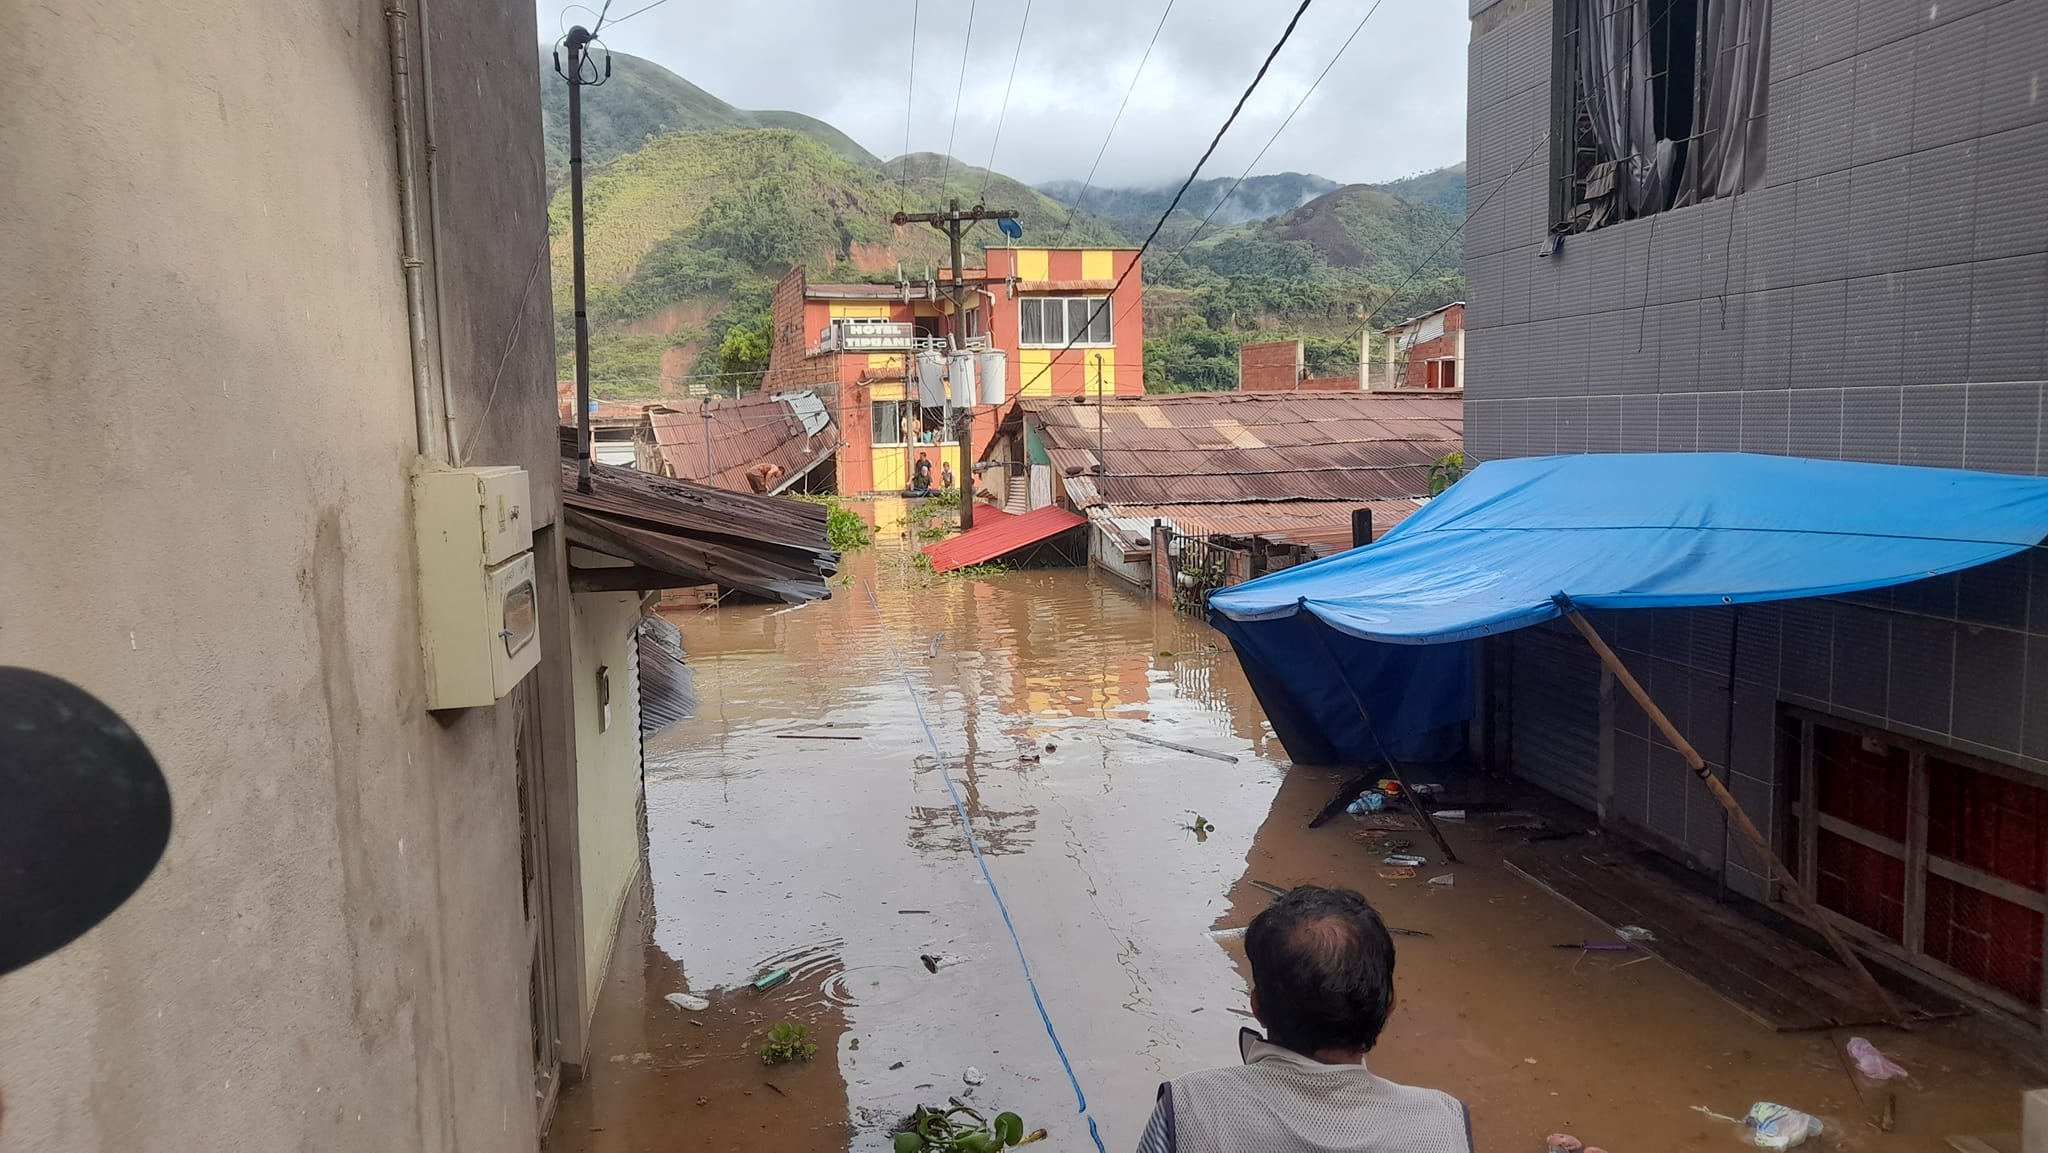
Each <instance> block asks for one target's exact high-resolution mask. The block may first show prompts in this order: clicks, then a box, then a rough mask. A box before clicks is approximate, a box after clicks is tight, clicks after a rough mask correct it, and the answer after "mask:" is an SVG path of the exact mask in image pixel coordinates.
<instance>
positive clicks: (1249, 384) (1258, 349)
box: [1237, 340, 1302, 392]
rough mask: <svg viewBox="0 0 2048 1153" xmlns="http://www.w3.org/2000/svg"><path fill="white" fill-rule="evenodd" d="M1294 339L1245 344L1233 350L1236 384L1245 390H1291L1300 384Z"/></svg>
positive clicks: (1299, 361)
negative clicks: (1235, 354) (1235, 356)
mask: <svg viewBox="0 0 2048 1153" xmlns="http://www.w3.org/2000/svg"><path fill="white" fill-rule="evenodd" d="M1301 373H1302V352H1301V342H1300V341H1298V340H1276V341H1271V342H1269V343H1266V344H1247V345H1244V346H1242V347H1240V348H1239V349H1238V351H1237V386H1238V387H1239V388H1241V389H1243V390H1244V391H1246V392H1292V391H1294V389H1295V388H1296V387H1298V386H1299V385H1300V384H1301Z"/></svg>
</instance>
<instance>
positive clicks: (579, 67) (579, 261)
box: [555, 24, 708, 492]
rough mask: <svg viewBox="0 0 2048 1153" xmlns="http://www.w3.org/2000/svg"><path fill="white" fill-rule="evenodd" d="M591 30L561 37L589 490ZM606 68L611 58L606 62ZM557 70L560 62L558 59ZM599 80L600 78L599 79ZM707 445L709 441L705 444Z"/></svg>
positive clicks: (580, 450) (579, 414)
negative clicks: (586, 222)
mask: <svg viewBox="0 0 2048 1153" xmlns="http://www.w3.org/2000/svg"><path fill="white" fill-rule="evenodd" d="M590 41H591V35H590V32H589V31H588V30H587V29H585V28H584V27H583V25H581V24H578V25H576V26H575V27H574V28H571V29H569V34H568V35H567V36H565V37H563V42H564V44H565V45H566V46H567V47H568V49H569V71H568V72H566V73H563V79H565V80H567V81H568V82H569V247H570V251H571V253H572V260H573V262H574V263H573V267H574V272H572V273H571V279H572V280H573V281H574V283H575V286H576V491H577V492H589V491H590V314H589V313H588V312H587V311H586V310H585V308H584V289H585V285H584V279H583V61H584V59H585V57H584V49H586V48H588V47H589V46H590ZM605 67H606V69H607V70H609V69H610V67H611V62H610V59H609V58H607V59H606V62H605ZM555 70H556V71H557V72H560V71H561V65H560V63H559V62H557V64H556V66H555ZM600 83H602V81H600ZM707 447H708V445H707Z"/></svg>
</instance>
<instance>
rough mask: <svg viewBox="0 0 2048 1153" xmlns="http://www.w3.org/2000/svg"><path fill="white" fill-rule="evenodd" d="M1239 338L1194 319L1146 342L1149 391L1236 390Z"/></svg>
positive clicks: (1189, 319) (1188, 319)
mask: <svg viewBox="0 0 2048 1153" xmlns="http://www.w3.org/2000/svg"><path fill="white" fill-rule="evenodd" d="M1240 343H1241V342H1240V341H1239V340H1238V338H1237V337H1236V336H1235V335H1234V334H1232V333H1228V332H1217V331H1216V330H1214V329H1212V328H1210V327H1209V325H1208V324H1207V322H1205V321H1203V319H1202V318H1201V317H1199V316H1192V317H1189V318H1187V319H1186V320H1184V321H1182V322H1180V323H1179V324H1176V325H1174V326H1172V327H1170V328H1168V329H1166V330H1165V331H1164V332H1162V333H1161V334H1160V335H1158V336H1155V337H1151V338H1148V339H1147V340H1146V341H1145V391H1146V392H1225V391H1228V390H1230V389H1233V388H1236V387H1237V352H1238V348H1239V346H1240Z"/></svg>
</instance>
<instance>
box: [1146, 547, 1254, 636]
mask: <svg viewBox="0 0 2048 1153" xmlns="http://www.w3.org/2000/svg"><path fill="white" fill-rule="evenodd" d="M1165 536H1166V574H1167V577H1168V578H1169V579H1170V580H1171V581H1172V582H1173V607H1174V608H1176V609H1179V610H1180V611H1181V612H1184V613H1188V614H1190V615H1192V616H1198V617H1199V616H1204V615H1206V614H1207V613H1208V611H1209V594H1210V593H1212V592H1215V591H1216V590H1217V589H1220V588H1224V587H1226V586H1228V585H1230V584H1234V583H1236V580H1242V579H1243V577H1242V576H1240V575H1238V571H1234V570H1241V569H1242V567H1243V558H1244V553H1243V550H1241V549H1234V548H1231V547H1229V546H1228V545H1225V544H1223V543H1222V542H1221V541H1218V540H1217V539H1216V538H1214V537H1210V536H1182V535H1181V534H1179V533H1176V532H1173V531H1172V530H1170V529H1169V530H1167V532H1166V534H1165ZM1233 560H1235V561H1236V562H1237V563H1236V564H1233V563H1232V562H1233ZM1234 577H1235V578H1236V580H1233V578H1234ZM1162 599H1163V598H1162Z"/></svg>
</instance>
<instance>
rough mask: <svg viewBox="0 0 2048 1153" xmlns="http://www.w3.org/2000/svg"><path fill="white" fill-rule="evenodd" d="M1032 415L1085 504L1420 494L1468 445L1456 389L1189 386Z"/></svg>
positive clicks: (1070, 490)
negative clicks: (1438, 465)
mask: <svg viewBox="0 0 2048 1153" xmlns="http://www.w3.org/2000/svg"><path fill="white" fill-rule="evenodd" d="M1032 416H1033V418H1034V419H1036V420H1037V421H1038V422H1039V429H1040V433H1041V436H1042V438H1043V440H1044V443H1045V446H1046V452H1047V456H1048V458H1049V459H1050V460H1051V461H1052V464H1053V471H1054V473H1055V474H1056V475H1059V476H1061V477H1063V478H1065V480H1066V482H1067V494H1068V498H1069V499H1070V500H1072V501H1073V502H1074V503H1075V504H1076V505H1077V506H1079V507H1083V508H1086V507H1090V506H1092V505H1095V504H1108V505H1118V506H1121V505H1184V504H1191V503H1222V504H1231V503H1249V502H1263V501H1276V502H1277V501H1344V502H1349V503H1351V504H1361V503H1368V502H1373V501H1388V500H1400V499H1403V498H1417V497H1423V496H1426V495H1428V492H1429V466H1430V465H1431V464H1432V463H1434V462H1435V461H1437V460H1439V459H1441V458H1442V457H1443V456H1444V455H1445V454H1447V453H1451V452H1457V451H1459V450H1461V449H1462V447H1463V445H1464V402H1463V398H1462V397H1461V396H1460V395H1458V394H1455V393H1446V394H1435V395H1431V394H1419V393H1412V392H1411V393H1371V392H1352V393H1343V392H1298V393H1241V392H1233V393H1191V394H1182V395H1176V396H1147V397H1142V398H1124V399H1112V400H1109V401H1108V402H1106V403H1104V404H1102V405H1100V406H1098V405H1096V404H1094V403H1092V402H1090V403H1071V402H1070V403H1066V404H1059V405H1051V406H1047V407H1044V408H1039V409H1036V410H1035V411H1033V412H1032ZM1346 523H1347V524H1348V521H1347V522H1346Z"/></svg>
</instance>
